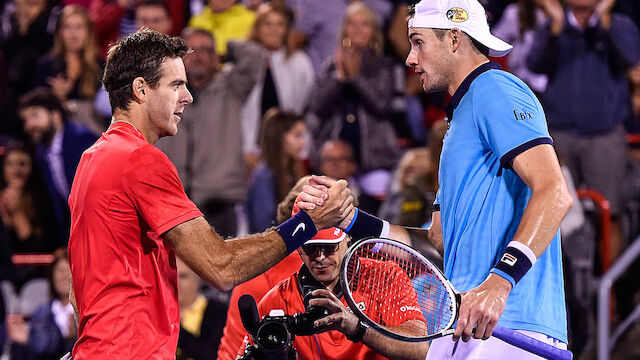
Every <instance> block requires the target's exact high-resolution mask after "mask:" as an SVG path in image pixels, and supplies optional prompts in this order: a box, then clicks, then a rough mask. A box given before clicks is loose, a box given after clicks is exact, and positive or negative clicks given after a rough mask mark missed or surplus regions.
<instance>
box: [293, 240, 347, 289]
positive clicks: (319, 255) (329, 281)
mask: <svg viewBox="0 0 640 360" xmlns="http://www.w3.org/2000/svg"><path fill="white" fill-rule="evenodd" d="M321 246H322V245H321ZM321 246H319V247H316V249H314V250H312V251H310V250H307V252H305V251H303V250H302V248H301V249H300V251H299V253H300V257H301V258H302V261H303V262H304V264H305V265H306V266H307V268H308V269H309V271H310V272H311V276H313V277H314V278H315V279H316V280H318V281H319V282H321V283H322V284H323V285H325V286H326V287H327V288H333V286H335V285H336V284H337V283H338V277H339V275H340V266H341V265H342V259H343V258H344V254H345V253H346V252H347V239H344V240H342V242H340V244H338V248H337V250H335V252H334V253H331V254H330V253H329V252H330V251H325V250H320V248H321ZM328 247H331V245H329V246H328Z"/></svg>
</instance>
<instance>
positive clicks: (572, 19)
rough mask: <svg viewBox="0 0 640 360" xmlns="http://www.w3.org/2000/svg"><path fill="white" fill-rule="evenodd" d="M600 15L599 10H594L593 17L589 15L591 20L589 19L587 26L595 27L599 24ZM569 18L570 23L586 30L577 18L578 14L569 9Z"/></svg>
mask: <svg viewBox="0 0 640 360" xmlns="http://www.w3.org/2000/svg"><path fill="white" fill-rule="evenodd" d="M599 18H600V17H599V16H598V12H597V11H594V12H593V14H591V17H589V20H588V21H587V27H595V26H596V25H597V24H598V19H599ZM567 20H568V21H569V24H571V26H573V27H574V28H576V29H580V30H585V29H584V28H583V27H582V25H580V23H579V22H578V19H577V18H576V15H575V14H574V13H573V11H571V10H569V11H567Z"/></svg>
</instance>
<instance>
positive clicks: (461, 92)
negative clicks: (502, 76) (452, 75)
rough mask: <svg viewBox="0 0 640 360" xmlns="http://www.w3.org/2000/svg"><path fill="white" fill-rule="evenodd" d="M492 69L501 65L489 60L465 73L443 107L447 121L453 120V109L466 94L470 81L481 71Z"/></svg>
mask: <svg viewBox="0 0 640 360" xmlns="http://www.w3.org/2000/svg"><path fill="white" fill-rule="evenodd" d="M492 69H501V67H500V65H499V64H498V63H495V62H491V61H489V62H486V63H484V64H482V65H480V66H478V67H477V68H475V69H474V70H473V71H472V72H471V73H470V74H469V75H467V77H466V78H465V79H464V81H462V83H461V84H460V86H459V87H458V90H456V92H455V93H454V94H453V96H452V97H451V100H450V101H449V105H447V107H446V108H445V112H446V113H447V121H448V122H451V120H453V111H454V110H455V109H456V108H457V107H458V104H459V103H460V100H462V97H463V96H464V94H466V93H467V91H468V90H469V87H470V86H471V83H472V82H473V80H475V79H476V78H477V77H478V76H480V75H481V74H482V73H484V72H486V71H489V70H492Z"/></svg>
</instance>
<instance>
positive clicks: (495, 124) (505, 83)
mask: <svg viewBox="0 0 640 360" xmlns="http://www.w3.org/2000/svg"><path fill="white" fill-rule="evenodd" d="M478 80H481V81H479V82H478V87H477V88H476V89H475V90H474V94H475V95H474V98H473V101H474V103H475V104H480V105H475V106H474V116H473V118H474V121H475V122H476V126H477V127H478V130H479V132H480V136H481V139H482V141H483V142H484V143H485V144H486V146H487V147H488V148H489V149H490V150H491V151H492V152H493V153H494V154H495V155H496V156H497V157H498V158H500V163H501V164H502V166H503V167H505V168H510V167H511V163H512V161H513V159H514V158H515V157H516V156H518V155H519V154H521V153H523V152H525V151H526V150H528V149H530V148H532V147H534V146H537V145H541V144H553V141H552V140H551V137H550V136H549V131H548V130H547V120H546V117H545V114H544V111H543V110H542V105H540V102H539V101H538V100H537V99H536V97H535V95H533V92H532V91H531V90H530V89H529V88H528V87H527V86H526V85H525V84H524V83H522V82H518V81H516V80H515V79H512V78H510V77H507V76H506V75H504V76H495V75H494V76H491V75H489V74H487V75H486V76H483V77H482V78H478ZM488 97H490V98H488Z"/></svg>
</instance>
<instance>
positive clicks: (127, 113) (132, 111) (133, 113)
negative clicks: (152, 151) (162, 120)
mask: <svg viewBox="0 0 640 360" xmlns="http://www.w3.org/2000/svg"><path fill="white" fill-rule="evenodd" d="M147 119H148V116H145V114H144V113H142V112H141V109H140V108H137V107H133V106H132V107H131V108H129V109H128V110H121V109H116V111H114V113H113V117H112V118H111V123H116V122H126V123H129V124H131V125H132V126H133V127H134V128H136V130H138V131H139V132H140V133H141V134H142V137H144V139H145V140H146V141H147V142H148V143H149V144H151V145H153V144H155V143H156V142H157V141H158V139H159V138H160V137H159V136H158V134H156V132H154V131H153V128H152V127H151V126H150V124H151V122H150V121H148V120H147Z"/></svg>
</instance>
